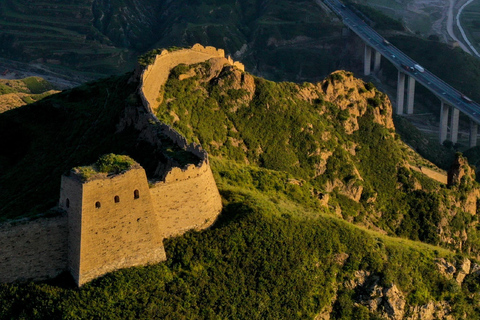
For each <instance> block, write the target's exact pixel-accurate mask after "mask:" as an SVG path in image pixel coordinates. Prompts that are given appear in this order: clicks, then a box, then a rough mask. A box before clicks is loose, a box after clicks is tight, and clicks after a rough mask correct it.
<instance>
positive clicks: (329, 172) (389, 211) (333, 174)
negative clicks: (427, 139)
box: [158, 62, 480, 253]
mask: <svg viewBox="0 0 480 320" xmlns="http://www.w3.org/2000/svg"><path fill="white" fill-rule="evenodd" d="M163 91H164V92H162V93H163V94H164V99H163V103H162V105H161V106H160V108H159V110H158V117H159V118H160V120H162V121H165V122H166V123H168V124H172V125H173V126H174V127H175V128H177V129H178V130H179V131H180V132H181V133H182V134H184V135H185V136H186V137H188V138H189V139H191V140H195V141H199V142H200V143H201V144H202V145H203V146H204V148H206V150H208V151H209V153H210V154H211V155H215V156H219V157H222V158H228V159H234V160H236V161H241V162H244V163H249V164H253V165H257V166H260V167H264V168H268V169H271V170H278V171H285V172H288V173H290V174H292V175H293V176H294V177H295V179H297V180H298V183H299V184H306V185H309V186H310V188H311V192H312V195H313V197H316V198H317V199H318V200H319V201H321V202H322V203H323V204H324V205H328V206H329V208H330V210H331V211H332V212H336V213H337V214H339V215H341V217H342V218H344V219H345V220H347V221H350V222H356V223H360V224H363V225H365V226H370V227H373V226H374V227H376V228H379V229H381V230H384V231H385V232H387V233H388V234H390V235H397V236H403V237H408V238H410V239H414V240H420V241H425V242H428V243H432V244H442V245H445V246H448V247H450V248H454V249H458V248H462V250H464V251H466V252H470V251H471V250H473V251H474V252H476V253H478V252H480V251H479V250H480V243H478V241H477V240H476V239H478V236H477V234H478V231H476V228H475V225H476V221H477V216H476V210H477V209H476V199H477V197H478V187H477V185H476V183H474V182H471V183H470V182H469V183H468V184H465V185H462V186H458V187H452V188H446V186H445V185H441V184H440V183H437V182H435V181H433V180H430V179H429V178H428V177H426V176H424V175H422V174H420V173H418V172H416V171H414V170H411V169H410V166H411V165H413V166H416V164H415V163H414V162H412V164H410V162H411V160H410V158H411V157H410V156H409V155H408V152H407V151H406V149H405V147H404V145H403V144H402V143H400V141H397V139H398V136H397V135H396V134H395V133H394V132H395V131H394V127H393V122H392V118H391V117H392V109H391V105H390V102H389V101H388V99H387V98H386V96H385V95H384V94H383V93H381V92H379V91H378V90H376V89H375V88H374V87H373V85H372V84H369V83H364V82H363V81H361V80H358V79H355V78H354V77H353V76H352V74H351V73H348V72H336V73H333V74H332V75H330V76H329V77H328V78H327V79H326V80H324V81H323V82H321V83H318V84H309V83H304V84H301V85H298V84H294V83H275V82H271V81H267V80H265V79H262V78H257V77H253V76H251V75H249V74H246V73H242V72H240V71H238V70H235V69H233V68H230V67H226V68H223V69H222V68H220V69H218V68H217V67H215V66H213V65H211V64H209V63H208V62H207V63H203V64H198V65H195V66H191V67H188V66H182V65H180V66H178V67H177V68H176V69H174V70H173V71H172V73H171V76H170V79H169V80H168V82H167V83H166V85H165V88H164V89H163ZM467 212H468V213H467ZM459 232H460V233H459ZM460 234H467V236H466V237H465V236H460Z"/></svg>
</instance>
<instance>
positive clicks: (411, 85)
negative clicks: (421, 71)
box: [407, 76, 415, 114]
mask: <svg viewBox="0 0 480 320" xmlns="http://www.w3.org/2000/svg"><path fill="white" fill-rule="evenodd" d="M414 98H415V78H413V77H410V76H409V77H408V89H407V114H412V113H413V102H414Z"/></svg>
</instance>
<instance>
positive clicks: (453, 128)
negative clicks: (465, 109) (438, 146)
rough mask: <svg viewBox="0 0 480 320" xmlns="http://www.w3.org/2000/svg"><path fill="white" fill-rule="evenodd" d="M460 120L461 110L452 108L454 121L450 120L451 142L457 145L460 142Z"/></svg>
mask: <svg viewBox="0 0 480 320" xmlns="http://www.w3.org/2000/svg"><path fill="white" fill-rule="evenodd" d="M459 118H460V110H458V109H457V108H454V107H452V119H451V120H450V121H451V123H450V131H451V134H452V137H451V140H452V142H453V143H454V144H455V143H457V141H458V119H459Z"/></svg>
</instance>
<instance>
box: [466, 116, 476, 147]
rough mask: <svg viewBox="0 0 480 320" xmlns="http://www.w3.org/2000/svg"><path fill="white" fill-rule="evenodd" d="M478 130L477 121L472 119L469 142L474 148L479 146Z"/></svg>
mask: <svg viewBox="0 0 480 320" xmlns="http://www.w3.org/2000/svg"><path fill="white" fill-rule="evenodd" d="M477 129H478V125H477V123H476V122H475V121H473V120H472V119H470V137H469V141H468V146H469V147H470V148H473V147H475V146H476V145H477Z"/></svg>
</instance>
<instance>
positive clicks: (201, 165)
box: [0, 44, 243, 286]
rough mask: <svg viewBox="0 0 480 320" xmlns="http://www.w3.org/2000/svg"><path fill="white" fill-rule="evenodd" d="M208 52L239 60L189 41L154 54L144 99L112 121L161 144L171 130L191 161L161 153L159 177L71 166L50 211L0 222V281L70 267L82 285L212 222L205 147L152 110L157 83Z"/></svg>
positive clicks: (214, 202)
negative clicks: (82, 174)
mask: <svg viewBox="0 0 480 320" xmlns="http://www.w3.org/2000/svg"><path fill="white" fill-rule="evenodd" d="M212 58H216V59H223V60H224V61H223V60H222V61H220V63H227V64H230V65H235V66H236V67H238V68H240V69H242V70H243V65H242V64H240V63H238V62H234V61H233V60H232V59H231V58H225V53H224V51H223V50H221V49H219V50H217V49H215V48H213V47H203V46H201V45H198V44H197V45H194V46H193V47H192V48H191V49H184V50H180V51H174V52H168V51H166V50H164V51H163V52H162V54H160V55H158V56H157V57H156V59H155V62H154V64H153V65H151V66H149V67H148V68H146V69H145V70H144V71H143V72H142V74H141V75H138V74H137V75H136V76H137V77H138V76H139V77H140V79H139V82H140V85H139V90H138V91H139V94H140V97H141V99H142V102H143V105H142V106H135V107H133V106H127V107H126V109H125V116H124V117H123V118H122V119H121V120H120V122H119V124H118V125H117V130H118V131H119V132H120V131H122V130H124V129H125V128H127V127H129V126H133V127H134V128H135V129H136V130H138V131H139V136H138V138H139V139H142V140H144V141H146V142H148V143H150V144H151V145H152V152H153V150H156V149H161V144H162V142H161V139H160V138H159V133H160V134H162V135H163V136H167V137H169V138H170V139H171V140H172V141H173V142H174V143H175V144H177V145H178V146H179V147H180V148H182V149H184V150H185V151H187V152H190V153H192V154H194V155H196V156H197V157H198V158H199V160H198V162H197V163H192V164H189V165H187V166H185V167H179V166H178V165H177V164H176V163H177V162H176V161H175V160H174V159H171V158H168V156H166V155H163V156H164V158H166V160H165V159H163V160H162V161H163V162H159V164H158V168H157V170H156V172H155V175H156V176H157V179H158V178H159V177H160V181H150V182H149V181H148V179H147V176H146V174H145V171H144V169H143V168H142V167H140V166H139V165H137V166H135V167H133V168H132V169H130V170H128V171H126V172H123V173H121V174H117V175H112V176H103V177H102V176H97V177H96V178H93V179H91V180H88V181H82V180H81V179H80V178H79V177H77V176H76V175H75V174H72V173H71V174H70V175H67V176H62V178H61V179H62V181H61V189H60V200H59V204H58V207H59V209H61V210H63V212H65V214H63V215H62V216H60V217H55V218H42V219H37V220H33V221H29V222H27V221H25V222H22V223H20V222H17V223H16V224H15V225H12V224H9V223H5V224H3V225H0V282H13V281H19V280H27V279H28V280H39V279H46V278H50V277H54V276H56V275H58V274H59V273H61V272H62V271H65V270H68V271H70V273H71V274H72V276H73V278H74V279H75V281H76V282H77V284H78V285H79V286H80V285H82V284H84V283H86V282H88V281H90V280H92V279H94V278H96V277H99V276H101V275H104V274H105V273H107V272H111V271H113V270H117V269H119V268H125V267H130V266H138V265H145V264H149V263H157V262H159V261H163V260H165V259H166V255H165V250H164V247H163V239H164V238H166V237H170V236H174V235H180V234H182V233H184V232H186V231H188V230H191V229H195V230H200V229H204V228H207V227H209V226H210V225H212V224H213V223H214V222H215V220H216V218H217V216H218V214H219V213H220V211H221V210H222V200H221V197H220V193H219V192H218V189H217V186H216V183H215V180H214V178H213V173H212V171H211V169H210V165H209V161H208V154H207V152H206V151H205V150H203V149H202V147H201V146H200V145H198V144H195V143H191V144H188V142H187V140H186V139H185V138H184V137H183V136H181V135H180V134H179V133H178V132H177V131H175V130H174V129H173V128H171V127H170V126H168V125H166V124H163V123H161V122H160V121H159V120H158V119H157V118H156V117H155V115H154V113H153V109H152V106H154V105H155V103H156V99H157V98H158V96H159V92H160V88H161V86H162V85H163V84H164V83H165V82H166V80H167V79H168V75H169V72H170V70H171V69H172V68H173V67H175V66H176V65H178V64H180V63H185V64H192V63H198V62H203V61H206V60H209V59H212Z"/></svg>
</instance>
